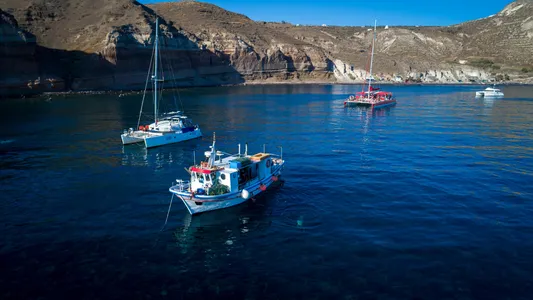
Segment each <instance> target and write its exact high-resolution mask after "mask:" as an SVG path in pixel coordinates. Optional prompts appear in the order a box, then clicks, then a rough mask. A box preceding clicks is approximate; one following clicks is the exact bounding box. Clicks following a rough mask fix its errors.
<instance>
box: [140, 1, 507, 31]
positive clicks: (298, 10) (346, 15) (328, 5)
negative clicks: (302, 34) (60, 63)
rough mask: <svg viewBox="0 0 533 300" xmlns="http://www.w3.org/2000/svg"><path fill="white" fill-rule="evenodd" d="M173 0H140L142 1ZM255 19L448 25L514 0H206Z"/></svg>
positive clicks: (300, 22)
mask: <svg viewBox="0 0 533 300" xmlns="http://www.w3.org/2000/svg"><path fill="white" fill-rule="evenodd" d="M172 1H173V0H140V2H141V3H154V2H172ZM201 2H208V3H212V4H215V5H218V6H220V7H222V8H224V9H227V10H230V11H233V12H236V13H240V14H244V15H246V16H248V17H250V18H251V19H252V20H255V21H274V22H281V21H286V22H290V23H292V24H302V25H303V24H305V25H321V24H328V25H342V26H362V25H373V24H374V20H375V19H376V20H377V22H378V25H382V26H384V25H391V26H394V25H420V26H430V25H438V26H446V25H453V24H457V23H461V22H465V21H471V20H474V19H479V18H484V17H487V16H489V15H492V14H495V13H498V12H499V11H501V10H502V9H503V8H504V7H505V6H506V5H507V4H509V3H511V2H513V1H512V0H447V1H444V0H374V1H372V0H370V1H369V0H367V1H360V0H285V1H283V0H268V1H267V0H203V1H201Z"/></svg>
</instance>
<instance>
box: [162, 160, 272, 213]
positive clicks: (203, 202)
mask: <svg viewBox="0 0 533 300" xmlns="http://www.w3.org/2000/svg"><path fill="white" fill-rule="evenodd" d="M280 173H281V167H280V168H279V169H278V170H277V171H276V172H274V173H273V174H272V175H273V176H272V177H270V178H265V179H263V180H258V181H257V182H255V183H254V184H252V185H250V186H248V187H246V188H244V189H246V190H247V191H248V193H249V197H248V199H245V198H243V197H242V191H243V190H242V189H241V190H239V191H238V192H235V193H229V194H224V195H219V196H203V195H195V196H193V197H192V198H191V194H190V193H188V192H179V191H176V190H173V189H172V187H171V188H170V189H169V190H170V192H171V193H173V194H174V195H176V196H178V198H180V199H181V201H182V202H183V204H184V205H185V207H186V208H187V210H188V211H189V213H190V214H191V215H195V214H199V213H203V212H207V211H212V210H218V209H224V208H228V207H232V206H236V205H239V204H242V203H244V202H246V201H248V200H249V199H252V198H254V197H256V196H258V195H260V194H261V193H263V192H264V191H266V190H268V188H270V187H271V186H272V184H274V182H275V181H274V180H273V177H274V176H276V177H279V176H280ZM261 184H264V185H265V188H264V190H262V189H261Z"/></svg>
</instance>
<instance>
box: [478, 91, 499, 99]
mask: <svg viewBox="0 0 533 300" xmlns="http://www.w3.org/2000/svg"><path fill="white" fill-rule="evenodd" d="M476 97H485V98H500V97H503V93H485V92H476Z"/></svg>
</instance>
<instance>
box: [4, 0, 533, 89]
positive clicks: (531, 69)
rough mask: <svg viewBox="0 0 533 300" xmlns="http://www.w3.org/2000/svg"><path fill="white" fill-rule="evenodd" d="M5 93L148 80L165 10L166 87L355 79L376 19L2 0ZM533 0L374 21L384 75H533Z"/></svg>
mask: <svg viewBox="0 0 533 300" xmlns="http://www.w3.org/2000/svg"><path fill="white" fill-rule="evenodd" d="M0 5H1V7H0V8H1V9H2V11H1V13H0V16H1V19H0V42H1V43H2V49H1V50H0V61H1V62H2V65H1V66H2V69H1V74H0V88H2V89H3V90H2V91H1V94H6V93H7V91H10V92H11V93H15V94H16V93H22V94H23V93H27V92H31V91H36V90H39V91H43V90H45V91H49V90H110V89H111V90H124V89H142V88H144V84H145V80H146V75H147V74H146V72H147V68H148V64H149V62H150V59H151V54H152V46H153V37H154V29H155V19H156V17H160V31H161V35H162V39H161V43H162V57H163V61H162V63H163V67H164V69H166V70H167V73H166V74H165V78H166V79H168V80H167V82H166V83H165V85H167V86H169V85H170V86H202V85H219V84H236V83H242V82H244V81H259V82H264V81H269V80H271V81H287V80H291V81H315V80H318V81H332V82H334V81H337V82H360V81H362V80H364V79H365V78H366V76H367V74H366V71H365V70H366V69H367V67H368V60H369V50H370V44H371V39H372V35H373V32H372V30H371V28H369V27H338V26H299V25H292V24H286V23H267V22H260V21H254V20H251V19H249V18H248V17H246V16H243V15H240V14H237V13H232V12H229V11H226V10H224V9H222V8H219V7H217V6H214V5H211V4H207V3H200V2H193V1H182V2H172V3H160V4H156V5H148V6H145V5H142V4H140V3H138V2H136V1H132V0H115V1H106V0H4V1H3V2H2V4H0ZM532 16H533V2H532V1H531V0H518V1H515V2H513V3H511V4H510V5H509V6H507V7H506V8H504V9H503V10H502V11H501V12H500V13H498V14H496V15H493V16H490V17H487V18H484V19H481V20H475V21H471V22H467V23H463V24H458V25H455V26H449V27H390V28H389V27H385V26H380V27H378V33H377V41H376V47H375V65H374V70H375V72H374V76H375V77H377V78H378V79H380V80H389V81H395V80H396V81H404V80H406V79H409V80H414V81H422V82H450V83H456V82H468V81H483V80H487V81H488V80H491V79H503V80H505V79H511V80H514V81H520V80H522V81H527V80H531V78H529V79H528V75H530V74H532V73H533V46H532V45H533V17H532Z"/></svg>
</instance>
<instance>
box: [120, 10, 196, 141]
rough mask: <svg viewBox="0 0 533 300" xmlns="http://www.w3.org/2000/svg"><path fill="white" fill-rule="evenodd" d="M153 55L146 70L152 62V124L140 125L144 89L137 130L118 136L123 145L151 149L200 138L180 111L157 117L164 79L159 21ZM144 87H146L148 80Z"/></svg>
mask: <svg viewBox="0 0 533 300" xmlns="http://www.w3.org/2000/svg"><path fill="white" fill-rule="evenodd" d="M154 54H155V61H154V60H152V61H151V62H150V67H149V70H148V74H150V70H151V68H152V62H153V63H154V73H153V75H152V82H153V87H154V89H153V97H154V122H153V123H151V124H149V125H145V126H143V125H140V122H141V115H142V109H143V105H144V99H145V96H146V87H145V89H144V94H143V100H142V104H141V113H140V114H139V121H138V122H137V128H138V129H137V130H134V129H133V128H129V129H127V130H124V132H123V133H122V135H121V136H120V137H121V139H122V144H123V145H129V144H136V143H144V145H145V146H146V148H151V147H157V146H162V145H166V144H172V143H178V142H182V141H186V140H191V139H195V138H199V137H201V136H202V132H201V130H200V127H199V126H198V125H197V124H193V123H192V121H191V119H189V118H187V117H186V116H184V115H183V114H182V112H180V111H176V112H168V113H165V114H161V115H159V107H158V105H159V95H160V93H161V91H160V86H159V83H160V82H164V79H161V78H160V77H159V19H156V29H155V41H154V53H153V54H152V58H153V57H154ZM146 86H148V78H147V81H146ZM161 90H162V89H161ZM161 95H162V93H161Z"/></svg>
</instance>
